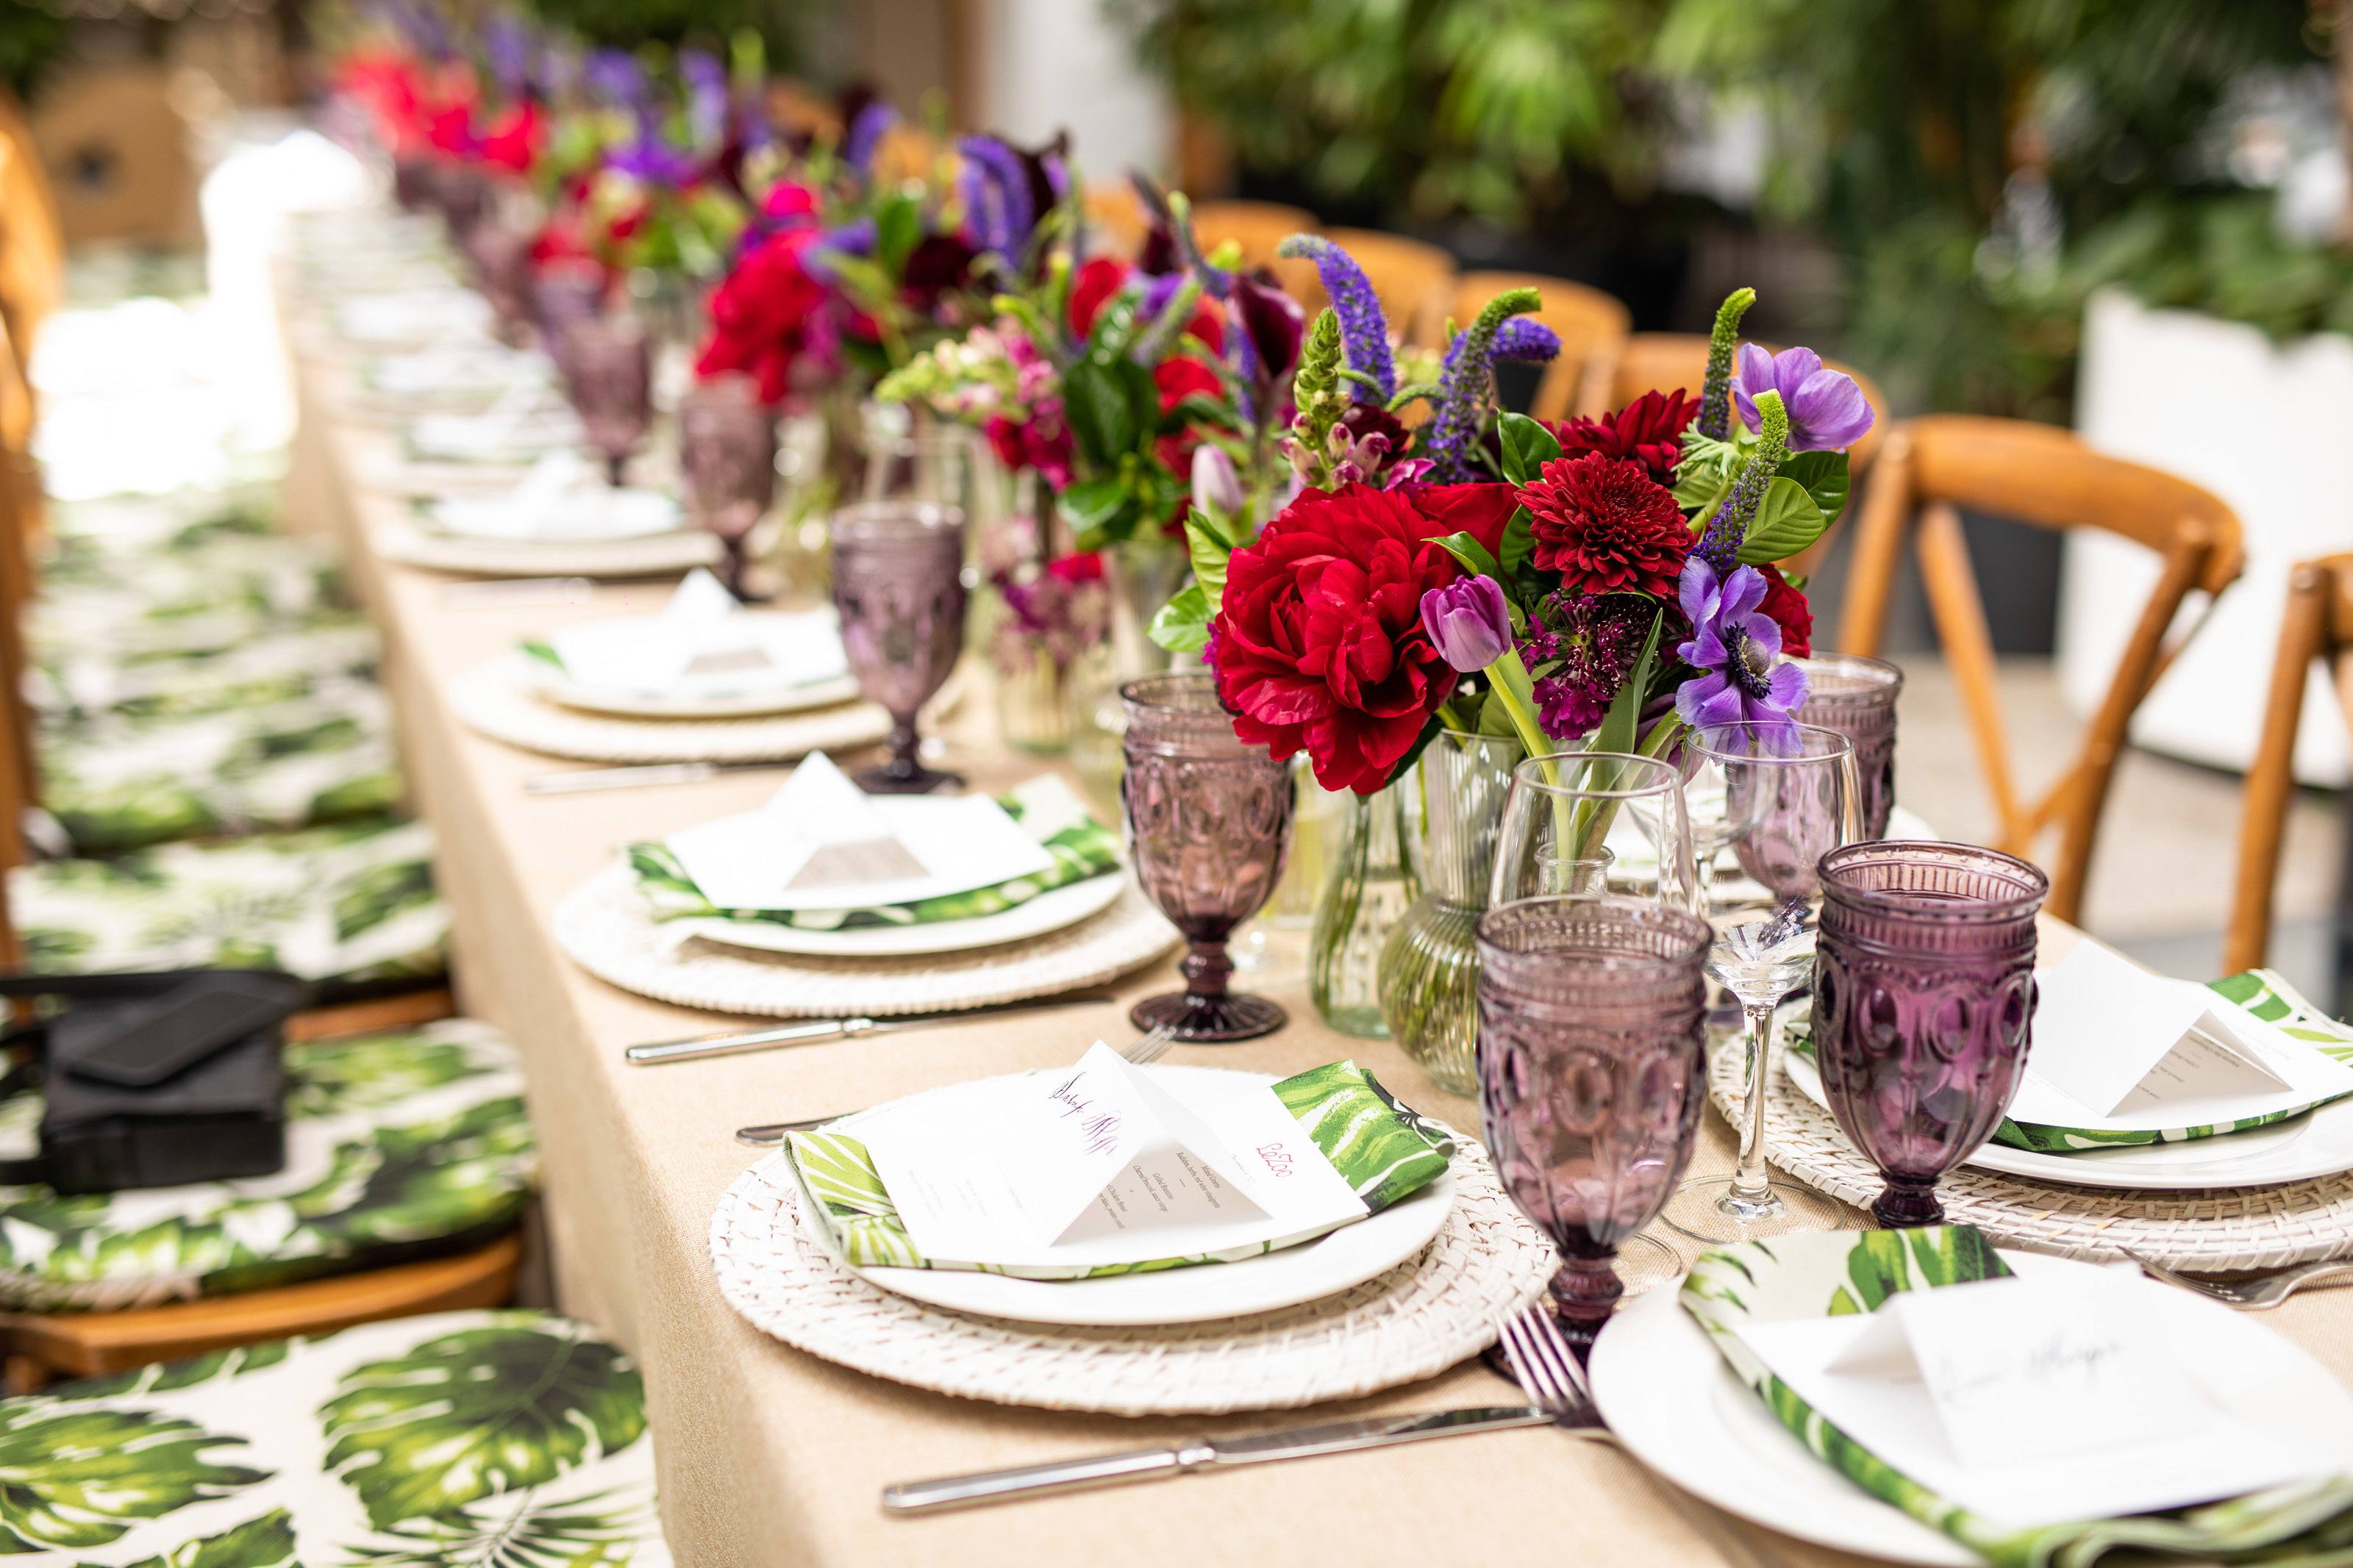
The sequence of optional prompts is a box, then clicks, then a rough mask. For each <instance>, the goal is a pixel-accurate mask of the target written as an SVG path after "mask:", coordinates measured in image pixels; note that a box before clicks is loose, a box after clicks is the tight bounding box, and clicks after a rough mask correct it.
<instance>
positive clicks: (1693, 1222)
mask: <svg viewBox="0 0 2353 1568" xmlns="http://www.w3.org/2000/svg"><path fill="white" fill-rule="evenodd" d="M1683 774H1684V778H1685V781H1686V782H1685V787H1686V788H1687V789H1689V790H1691V791H1692V792H1693V793H1694V794H1704V795H1707V796H1710V797H1714V798H1720V799H1721V800H1722V801H1723V803H1724V805H1723V815H1722V822H1723V824H1724V826H1723V839H1724V842H1725V845H1726V846H1727V847H1729V848H1730V849H1731V850H1732V852H1733V854H1734V855H1735V856H1736V857H1737V858H1738V859H1739V862H1740V868H1741V870H1742V871H1743V872H1744V873H1746V875H1747V876H1748V877H1750V878H1752V879H1755V880H1756V881H1757V882H1758V883H1760V884H1761V885H1762V886H1763V887H1764V888H1765V889H1766V890H1767V892H1768V893H1769V894H1770V895H1771V897H1772V902H1771V904H1770V905H1769V906H1768V907H1767V908H1764V909H1744V910H1728V911H1725V912H1722V913H1719V914H1718V915H1717V916H1716V917H1715V942H1714V944H1713V945H1712V946H1711V947H1710V948H1709V950H1708V957H1707V973H1708V974H1709V976H1710V977H1711V978H1713V979H1714V980H1715V981H1716V983H1717V984H1721V985H1722V986H1724V987H1725V990H1727V991H1729V992H1731V993H1732V994H1733V995H1734V996H1735V997H1736V999H1738V1001H1739V1003H1740V1010H1741V1016H1742V1021H1743V1028H1742V1039H1743V1042H1744V1052H1743V1056H1744V1069H1743V1079H1742V1083H1743V1089H1742V1093H1741V1112H1740V1121H1739V1123H1738V1126H1737V1127H1736V1131H1737V1133H1738V1135H1739V1141H1740V1152H1739V1158H1738V1161H1737V1163H1736V1166H1735V1168H1734V1171H1733V1174H1732V1177H1731V1179H1730V1180H1729V1181H1726V1180H1725V1179H1723V1178H1721V1177H1704V1178H1701V1179H1699V1180H1697V1181H1693V1182H1689V1183H1686V1184H1684V1185H1683V1189H1682V1190H1681V1191H1680V1192H1678V1193H1677V1194H1675V1197H1674V1200H1673V1201H1672V1203H1670V1204H1669V1205H1667V1211H1666V1219H1667V1223H1668V1224H1669V1225H1671V1226H1673V1227H1674V1228H1675V1229H1677V1230H1679V1231H1682V1232H1683V1234H1684V1235H1686V1236H1692V1237H1698V1238H1699V1239H1701V1240H1703V1241H1711V1242H1733V1241H1754V1240H1757V1239H1759V1238H1761V1237H1768V1236H1778V1235H1781V1234H1783V1233H1784V1232H1787V1231H1792V1230H1826V1229H1830V1228H1831V1227H1832V1226H1835V1225H1836V1223H1837V1220H1838V1209H1837V1206H1836V1205H1834V1204H1831V1202H1830V1201H1829V1200H1828V1199H1825V1198H1822V1197H1820V1196H1818V1195H1816V1194H1813V1193H1811V1192H1810V1191H1807V1190H1806V1189H1804V1188H1799V1187H1790V1186H1787V1185H1778V1186H1777V1185H1776V1184H1774V1183H1773V1181H1772V1179H1771V1176H1770V1173H1769V1172H1768V1171H1767V1167H1766V1163H1765V1085H1766V1076H1767V1068H1768V1064H1769V1061H1770V1046H1771V1042H1772V1037H1773V1014H1774V1011H1775V1009H1777V1008H1778V1006H1779V1005H1781V1002H1782V1001H1783V999H1784V998H1786V997H1788V995H1789V994H1791V993H1792V992H1796V991H1801V990H1804V989H1806V988H1807V987H1808V986H1809V985H1810V984H1811V982H1812V979H1813V973H1814V937H1815V929H1816V921H1817V916H1818V913H1819V911H1820V907H1821V898H1822V882H1821V874H1820V871H1819V870H1818V869H1817V867H1818V865H1819V863H1820V860H1821V858H1822V857H1823V856H1824V855H1826V854H1828V853H1830V852H1831V850H1833V849H1836V848H1838V847H1840V846H1841V845H1844V844H1850V843H1852V842H1854V841H1855V840H1856V839H1858V838H1860V837H1862V816H1861V787H1860V784H1859V782H1858V779H1857V776H1856V773H1855V765H1854V747H1853V745H1852V742H1849V741H1848V740H1847V738H1846V737H1845V736H1843V735H1841V734H1838V733H1836V732H1835V731H1830V730H1823V729H1818V728H1816V727H1814V726H1811V725H1807V724H1796V723H1791V722H1789V721H1780V722H1778V723H1740V724H1724V725H1718V726H1715V727H1713V728H1711V729H1708V730H1705V731H1699V732H1697V733H1694V734H1693V735H1692V736H1690V737H1689V738H1688V739H1686V740H1685V741H1684V742H1683Z"/></svg>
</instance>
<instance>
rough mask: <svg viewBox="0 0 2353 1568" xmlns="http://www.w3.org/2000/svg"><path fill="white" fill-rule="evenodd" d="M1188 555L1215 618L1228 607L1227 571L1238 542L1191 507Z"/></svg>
mask: <svg viewBox="0 0 2353 1568" xmlns="http://www.w3.org/2000/svg"><path fill="white" fill-rule="evenodd" d="M1185 553H1186V555H1187V557H1188V558H1189V559H1190V560H1191V562H1192V563H1193V583H1194V585H1195V586H1196V587H1198V589H1199V590H1200V593H1201V603H1202V605H1204V606H1205V607H1206V609H1207V611H1208V615H1209V616H1216V615H1217V613H1218V611H1219V609H1220V608H1221V607H1223V605H1224V604H1225V600H1226V568H1227V567H1228V566H1229V564H1230V563H1232V561H1233V554H1234V542H1233V541H1232V540H1230V539H1228V538H1227V537H1226V535H1225V531H1224V530H1222V529H1220V528H1219V526H1218V524H1217V521H1216V520H1215V519H1213V518H1212V517H1210V516H1209V514H1208V513H1207V512H1205V511H1203V510H1201V509H1200V508H1199V507H1190V508H1187V510H1186V513H1185ZM1162 646H1163V647H1166V646H1167V645H1166V644H1163V645H1162Z"/></svg>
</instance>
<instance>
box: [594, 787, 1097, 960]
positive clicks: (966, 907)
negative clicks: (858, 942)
mask: <svg viewBox="0 0 2353 1568" xmlns="http://www.w3.org/2000/svg"><path fill="white" fill-rule="evenodd" d="M997 805H1001V806H1003V807H1004V808H1005V811H1006V815H1008V816H1011V817H1012V818H1013V820H1014V821H1016V822H1018V823H1019V824H1020V825H1021V826H1023V827H1024V828H1026V829H1028V830H1029V833H1030V834H1031V835H1032V836H1033V837H1036V838H1037V840H1038V842H1039V844H1041V845H1043V846H1044V847H1045V848H1046V851H1047V853H1049V854H1050V855H1052V856H1053V858H1054V865H1053V868H1052V869H1051V870H1048V871H1040V872H1039V873H1038V874H1037V875H1036V876H1032V877H1017V878H1015V879H1013V880H1012V881H1009V882H999V883H997V885H996V886H995V887H992V888H975V889H972V890H971V891H970V892H964V893H946V894H943V895H942V896H940V897H939V898H936V899H922V900H917V901H916V902H914V903H912V904H885V905H881V906H878V907H873V908H869V909H856V910H723V909H720V908H718V907H717V906H715V905H713V904H712V902H711V900H708V899H706V898H704V897H703V896H702V890H701V889H698V888H697V887H696V886H695V885H694V883H693V882H692V881H691V880H690V879H688V877H687V875H686V870H685V868H683V867H681V865H680V864H679V863H678V857H676V856H675V855H672V854H671V853H670V850H669V849H668V848H667V847H664V846H663V845H660V844H632V845H630V846H629V847H628V858H629V868H630V869H631V870H633V871H635V872H636V873H637V876H638V891H639V892H641V893H643V894H644V895H645V898H646V901H647V903H649V904H650V905H651V906H652V907H653V912H654V919H656V920H658V921H678V920H714V919H715V920H725V921H754V922H757V923H765V924H769V925H781V926H791V927H793V928H795V929H797V930H800V931H849V930H855V929H857V928H858V927H860V926H908V925H923V924H928V923H930V922H932V921H968V920H977V919H979V918H980V917H981V916H983V915H994V914H1002V913H1003V912H1004V911H1006V910H1009V909H1011V908H1013V907H1014V906H1015V905H1016V904H1026V903H1028V902H1029V900H1032V899H1034V898H1036V897H1037V896H1038V895H1039V894H1040V893H1045V892H1050V891H1052V890H1053V889H1056V888H1067V887H1069V886H1070V885H1071V884H1072V883H1073V882H1083V881H1085V880H1087V879H1089V878H1092V877H1102V876H1107V875H1109V874H1110V873H1112V872H1113V871H1116V870H1118V869H1119V835H1118V834H1116V833H1114V832H1113V831H1112V830H1111V829H1110V828H1108V827H1105V826H1103V824H1102V823H1100V822H1097V821H1096V820H1095V819H1094V818H1093V817H1092V816H1088V815H1087V808H1086V806H1085V805H1084V804H1083V803H1082V801H1081V800H1080V799H1079V797H1078V795H1077V793H1076V792H1075V791H1073V790H1072V789H1071V786H1070V785H1068V784H1064V783H1063V782H1062V781H1061V780H1060V779H1059V778H1056V777H1054V776H1053V775H1052V774H1050V773H1049V774H1046V775H1043V776H1041V777H1039V778H1035V779H1032V780H1030V781H1029V783H1028V784H1019V785H1017V786H1016V787H1015V788H1014V789H1013V790H1012V791H1011V792H1009V793H1008V794H1006V795H999V796H998V797H997Z"/></svg>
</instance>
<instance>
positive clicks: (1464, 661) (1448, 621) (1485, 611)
mask: <svg viewBox="0 0 2353 1568" xmlns="http://www.w3.org/2000/svg"><path fill="white" fill-rule="evenodd" d="M1421 629H1422V630H1423V631H1425V632H1428V633H1429V634H1430V641H1431V642H1433V643H1435V644H1437V645H1438V657H1439V658H1442V659H1444V660H1445V661H1446V662H1447V663H1449V664H1451V665H1452V666H1453V667H1454V668H1457V669H1459V670H1461V672H1462V673H1463V674H1465V675H1471V674H1474V673H1476V672H1477V671H1479V670H1482V669H1484V668H1487V667H1488V666H1489V665H1491V664H1493V663H1494V662H1495V661H1496V660H1497V659H1499V658H1503V657H1504V654H1506V653H1508V652H1510V651H1511V647H1512V612H1511V610H1510V609H1509V608H1508V607H1506V606H1505V605H1504V590H1503V589H1502V588H1500V587H1498V586H1497V585H1496V584H1495V580H1494V579H1493V577H1489V576H1485V575H1483V574H1473V575H1471V576H1465V577H1458V578H1456V579H1455V580H1454V581H1453V582H1451V583H1449V584H1446V586H1445V587H1443V588H1432V589H1431V590H1430V592H1429V593H1427V594H1424V595H1422V596H1421Z"/></svg>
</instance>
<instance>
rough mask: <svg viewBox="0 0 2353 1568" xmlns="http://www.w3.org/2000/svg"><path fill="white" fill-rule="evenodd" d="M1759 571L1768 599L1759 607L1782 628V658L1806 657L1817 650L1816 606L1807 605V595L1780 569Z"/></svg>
mask: <svg viewBox="0 0 2353 1568" xmlns="http://www.w3.org/2000/svg"><path fill="white" fill-rule="evenodd" d="M1757 572H1758V573H1759V574H1761V575H1762V576H1763V577H1764V579H1765V599H1764V602H1763V603H1762V604H1759V605H1757V610H1758V612H1759V613H1760V614H1762V615H1764V616H1768V617H1769V618H1770V619H1771V620H1772V622H1773V624H1774V625H1776V626H1779V627H1780V628H1781V655H1782V657H1783V658H1805V657H1806V656H1807V655H1808V654H1810V653H1811V652H1813V651H1814V607H1813V606H1812V605H1809V604H1808V603H1806V595H1804V593H1802V592H1801V591H1800V590H1799V589H1797V588H1795V587H1793V586H1791V585H1790V583H1789V580H1788V578H1787V577H1784V576H1782V575H1781V569H1780V568H1779V567H1778V566H1759V567H1758V568H1757Z"/></svg>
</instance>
